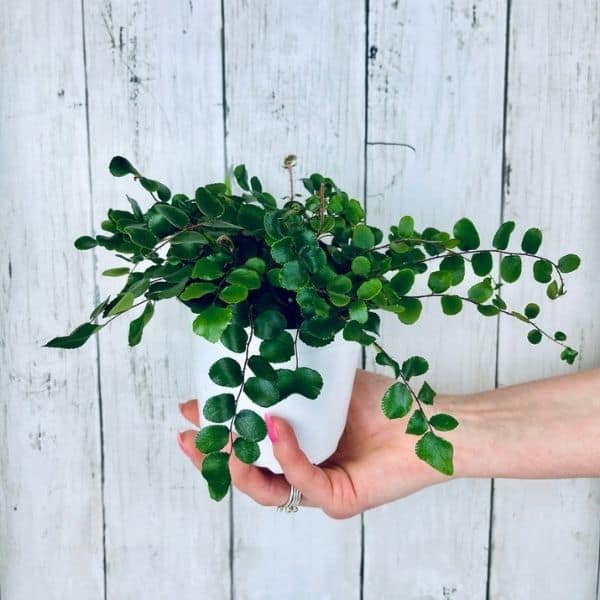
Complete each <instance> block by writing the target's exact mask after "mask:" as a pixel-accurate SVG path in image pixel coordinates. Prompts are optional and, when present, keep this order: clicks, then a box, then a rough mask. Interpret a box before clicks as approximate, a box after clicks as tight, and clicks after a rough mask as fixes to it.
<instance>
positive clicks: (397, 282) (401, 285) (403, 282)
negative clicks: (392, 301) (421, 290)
mask: <svg viewBox="0 0 600 600" xmlns="http://www.w3.org/2000/svg"><path fill="white" fill-rule="evenodd" d="M414 282H415V273H414V271H413V270H412V269H401V270H400V271H398V272H397V273H396V274H395V275H394V276H393V277H392V278H391V279H390V287H391V288H392V290H394V292H395V293H396V294H398V296H404V294H408V292H410V290H411V288H412V286H413V284H414Z"/></svg>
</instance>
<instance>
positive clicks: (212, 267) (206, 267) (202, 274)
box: [192, 257, 224, 279]
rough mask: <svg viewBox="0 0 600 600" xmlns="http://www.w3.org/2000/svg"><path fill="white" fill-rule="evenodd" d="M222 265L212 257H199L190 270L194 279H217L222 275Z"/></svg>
mask: <svg viewBox="0 0 600 600" xmlns="http://www.w3.org/2000/svg"><path fill="white" fill-rule="evenodd" d="M223 273H224V272H223V267H222V266H221V264H220V263H218V262H217V261H216V260H214V259H212V258H208V257H205V258H200V259H198V261H196V264H195V265H194V269H193V270H192V277H194V278H196V279H219V278H220V277H222V276H223Z"/></svg>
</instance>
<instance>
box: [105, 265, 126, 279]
mask: <svg viewBox="0 0 600 600" xmlns="http://www.w3.org/2000/svg"><path fill="white" fill-rule="evenodd" d="M129 270H130V269H129V267H115V268H114V269H106V271H102V275H104V276H105V277H121V276H123V275H127V274H128V273H129Z"/></svg>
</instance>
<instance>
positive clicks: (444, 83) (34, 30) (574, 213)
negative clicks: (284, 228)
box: [0, 0, 600, 600]
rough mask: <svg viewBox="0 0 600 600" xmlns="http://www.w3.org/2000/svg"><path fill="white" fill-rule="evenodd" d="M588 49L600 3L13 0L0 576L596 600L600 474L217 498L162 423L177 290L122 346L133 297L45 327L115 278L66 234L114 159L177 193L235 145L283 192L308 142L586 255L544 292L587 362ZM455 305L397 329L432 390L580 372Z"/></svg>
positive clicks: (180, 347)
mask: <svg viewBox="0 0 600 600" xmlns="http://www.w3.org/2000/svg"><path fill="white" fill-rule="evenodd" d="M599 57H600V5H599V4H598V2H597V1H596V0H575V2H573V3H566V4H564V3H560V2H546V1H545V0H532V1H531V0H512V2H511V1H510V0H486V1H476V0H469V1H467V0H439V1H433V0H429V1H423V0H366V3H365V1H363V0H343V1H339V2H338V1H336V2H327V1H325V0H302V1H301V2H291V1H284V0H278V1H276V0H270V1H268V0H260V1H253V2H250V1H249V0H223V1H222V2H219V1H218V0H203V1H198V0H173V1H172V2H163V1H161V0H102V1H100V0H81V1H73V0H70V1H69V0H55V1H54V2H52V3H49V2H35V1H34V0H3V1H2V2H1V3H0V76H1V77H0V81H1V82H2V83H1V86H0V206H1V209H2V210H1V217H0V256H1V257H2V259H1V261H2V264H1V268H0V318H1V321H0V390H1V391H0V394H1V398H0V408H1V409H0V598H2V600H30V599H32V598H38V597H39V598H45V599H46V600H51V599H55V598H56V599H60V600H65V599H67V600H71V599H76V600H104V599H108V600H126V599H133V598H140V597H144V598H146V599H149V600H163V599H169V600H170V599H174V598H179V599H181V600H184V599H186V600H187V599H189V600H191V599H196V598H200V597H206V598H213V599H215V600H229V599H231V600H234V599H235V600H246V599H247V600H265V599H267V600H268V599H281V598H284V599H286V600H288V599H289V600H293V599H296V598H297V599H305V598H318V599H319V600H324V599H335V600H338V599H339V600H348V599H355V600H359V599H360V600H363V599H364V600H380V599H394V600H396V599H401V600H404V599H406V600H413V599H414V600H416V599H423V600H424V599H436V600H437V599H440V600H458V599H464V600H479V599H484V598H489V599H492V600H532V599H533V600H537V599H538V598H539V599H542V598H543V599H544V600H565V599H569V600H570V599H573V600H598V599H600V595H599V592H598V565H599V557H598V554H599V541H600V522H599V521H600V519H599V507H600V482H599V481H591V480H577V481H569V480H567V481H544V482H540V481H538V482H523V481H495V482H493V481H492V482H490V481H488V480H477V481H476V480H472V481H456V482H453V483H451V484H448V485H444V486H438V487H436V488H434V489H430V490H426V491H424V492H422V493H420V494H417V495H415V496H414V497H411V498H409V499H407V500H405V501H401V502H397V503H395V504H391V505H388V506H385V507H382V508H380V509H377V510H373V511H370V512H368V513H366V514H364V515H362V516H358V517H355V518H353V519H350V520H347V521H332V520H329V519H327V518H326V517H324V516H323V515H321V514H320V513H318V512H316V511H311V510H306V509H305V510H302V511H300V512H299V513H298V514H297V515H295V516H288V515H282V514H278V513H276V512H275V511H274V510H273V509H269V510H267V509H264V508H261V507H259V506H256V505H254V504H253V503H252V502H251V501H250V500H249V499H248V498H246V497H244V496H243V495H242V494H239V493H234V494H233V497H231V498H229V499H228V500H227V501H226V502H223V503H220V504H216V503H214V502H212V501H210V500H209V499H208V498H207V494H206V490H205V485H204V482H203V481H202V480H201V478H200V476H199V475H198V474H197V473H194V471H193V470H192V469H191V468H190V466H189V464H188V463H187V461H186V460H185V459H184V458H183V457H182V456H181V454H180V452H179V449H178V448H177V444H176V442H175V434H176V432H177V431H178V430H179V429H181V428H183V427H184V423H183V422H182V420H181V419H180V418H179V416H178V411H177V403H178V402H179V401H180V400H182V399H186V398H188V397H190V396H191V395H192V394H193V372H194V369H195V368H198V367H197V366H196V365H194V364H192V363H191V361H190V359H189V356H190V352H189V348H188V345H189V343H190V337H189V336H190V334H191V331H190V317H189V314H188V313H187V311H185V310H183V309H182V308H179V307H177V306H173V307H170V308H166V307H159V309H160V310H159V311H158V313H159V314H158V315H157V317H156V318H155V321H154V322H153V323H152V326H151V327H150V328H149V330H148V333H147V335H146V337H145V342H144V343H143V344H142V345H141V346H140V347H138V348H136V349H135V351H133V352H131V351H130V350H129V349H128V348H127V347H126V325H125V323H119V322H118V321H117V322H115V323H114V326H112V327H111V329H110V331H106V332H104V333H103V335H102V339H99V340H98V342H97V343H90V344H88V345H87V346H86V347H85V348H84V349H82V350H80V351H71V352H64V351H50V350H46V349H41V347H40V346H41V344H42V343H44V342H45V341H46V340H47V339H48V338H49V337H52V336H53V335H56V334H57V333H58V332H62V331H64V330H66V329H67V328H68V326H75V325H76V324H78V323H79V322H81V320H82V316H83V315H86V314H88V312H89V308H90V306H91V305H92V303H93V300H94V297H98V295H99V293H100V289H101V290H102V291H107V290H108V291H110V290H109V283H107V282H106V280H101V277H100V276H99V273H100V271H101V270H102V269H103V268H106V267H107V266H113V265H112V263H108V262H107V258H106V257H105V256H103V255H102V253H101V252H99V253H98V254H97V255H94V254H93V253H79V252H77V251H75V250H74V249H73V247H72V245H71V241H72V240H73V239H74V238H75V237H77V236H78V235H81V234H83V233H88V232H90V230H91V229H92V227H94V226H95V225H97V223H98V222H99V220H100V218H101V215H102V214H103V213H104V212H105V211H106V209H107V208H108V207H109V206H113V205H115V204H122V203H123V201H124V192H125V191H129V188H127V185H129V184H125V183H124V182H123V181H122V180H119V181H116V180H114V179H113V178H112V177H110V175H109V174H108V170H107V164H108V161H109V159H110V157H111V156H112V155H114V154H117V153H119V154H124V155H125V156H129V157H132V159H134V161H135V163H136V164H138V165H143V168H144V170H145V171H146V172H148V173H151V174H153V175H155V176H156V177H157V178H159V179H161V180H164V181H165V182H167V183H169V184H170V185H171V186H172V187H173V188H175V189H177V190H180V191H187V192H190V191H192V190H193V189H195V187H196V186H197V185H198V184H199V183H201V182H206V181H208V180H218V179H220V178H222V177H223V174H224V170H225V166H226V165H229V164H231V163H236V162H241V161H244V162H246V164H247V165H248V168H249V170H250V171H251V172H252V173H257V174H259V175H260V176H261V178H262V179H263V181H264V182H265V183H266V184H267V186H268V188H269V189H271V190H273V191H274V192H275V193H277V194H278V195H283V194H285V193H286V191H287V182H286V178H285V176H284V175H285V172H284V171H283V170H282V169H281V167H280V164H281V159H282V158H283V156H285V155H286V154H288V153H290V152H293V153H295V154H297V155H298V156H299V172H298V175H301V174H307V173H311V172H313V171H315V170H318V171H320V172H322V173H325V174H327V175H330V176H331V177H332V178H333V179H334V180H335V181H336V182H338V183H339V184H340V185H341V186H342V187H344V188H345V189H347V190H348V191H349V192H350V193H351V194H352V195H354V196H355V197H359V198H364V201H365V204H366V207H367V211H368V214H369V218H370V220H371V221H373V222H374V223H378V224H380V225H384V226H388V225H389V224H391V223H395V222H397V220H398V218H399V217H400V216H401V215H402V214H406V213H410V214H413V215H414V216H415V217H416V220H417V222H418V223H420V224H421V226H423V225H424V224H426V225H434V226H441V227H443V228H448V227H449V226H450V225H451V223H453V222H454V221H455V220H456V219H457V218H459V217H461V216H463V215H467V216H472V217H473V218H474V219H475V220H476V222H477V223H478V224H479V225H480V228H481V230H482V232H483V235H484V237H486V238H487V239H488V240H489V239H490V238H491V235H492V234H493V232H494V231H495V229H496V227H497V226H498V224H499V223H500V222H501V220H503V219H507V218H514V219H515V220H517V222H518V223H519V226H520V227H521V231H523V230H524V229H525V228H526V227H529V226H536V225H539V226H541V227H542V228H543V230H544V233H545V242H544V247H545V250H546V251H548V252H551V253H553V254H556V253H559V252H560V251H561V250H563V249H565V250H573V251H577V252H579V253H580V254H581V255H582V258H583V261H584V262H583V269H582V270H581V271H579V272H578V273H577V274H576V275H574V276H572V277H570V289H569V294H568V295H567V296H566V297H565V298H563V299H561V301H559V302H558V303H556V304H555V305H552V306H551V307H548V308H546V309H544V310H545V312H546V314H547V317H546V318H547V322H548V323H549V327H552V325H551V324H552V323H557V324H560V325H561V327H564V328H565V329H566V330H567V331H568V332H569V333H570V334H571V339H572V342H573V343H574V345H577V346H579V347H580V349H581V351H582V354H581V360H580V361H579V362H578V363H577V368H588V367H592V366H597V365H598V364H599V361H600V329H599V325H598V323H599V321H598V312H599V303H598V297H600V281H599V279H598V277H597V273H598V271H599V270H600V236H599V235H598V231H600V204H598V201H599V198H600V60H599ZM407 145H410V146H412V147H414V149H415V151H413V150H411V149H410V148H409V147H407ZM124 186H125V187H124ZM131 191H134V192H137V189H136V188H135V187H132V188H131ZM539 289H540V288H539V287H538V286H535V284H533V283H532V284H531V285H529V284H528V285H525V286H523V287H521V286H519V288H518V289H514V290H509V291H508V293H509V294H510V297H511V300H513V301H514V302H516V303H517V304H521V303H523V302H524V300H525V299H529V298H531V297H535V295H536V294H538V295H539V293H540V292H539ZM439 313H440V311H439V310H438V308H437V307H434V308H433V309H431V308H429V309H427V308H426V312H425V318H424V319H423V322H422V323H419V324H418V325H416V326H414V327H412V328H407V327H403V326H401V325H400V324H399V323H398V322H397V321H396V322H394V321H393V320H392V319H388V320H386V321H385V336H384V337H385V338H386V343H387V345H388V346H395V348H396V349H397V350H398V352H399V353H400V355H403V354H405V353H406V352H410V353H411V354H412V353H416V352H419V353H423V354H424V355H425V356H428V357H429V358H430V359H431V363H432V364H433V365H434V366H435V368H434V369H433V373H432V377H433V378H434V383H435V385H436V387H438V388H439V389H442V390H446V391H452V392H460V391H464V392H469V391H475V390H477V389H484V388H491V387H494V385H499V386H502V385H506V384H510V383H515V382H519V381H525V380H529V379H534V378H538V377H541V376H549V375H552V374H555V373H559V372H566V371H568V367H566V366H565V365H564V364H562V363H560V362H559V360H558V358H557V353H556V349H555V348H552V347H550V346H549V345H544V344H542V345H540V347H536V348H532V347H531V346H529V345H528V344H527V342H526V341H524V337H523V331H522V329H521V328H520V327H519V325H518V323H515V322H507V321H505V320H501V321H500V322H499V323H498V322H496V320H495V319H488V320H485V319H481V318H477V317H474V315H473V314H472V313H469V314H465V315H464V316H462V315H461V316H460V317H456V318H455V319H454V320H448V319H442V317H441V315H440V314H439ZM450 340H452V341H450ZM368 363H369V364H372V361H371V357H368ZM540 435H543V432H540Z"/></svg>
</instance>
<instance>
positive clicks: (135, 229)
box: [125, 225, 158, 248]
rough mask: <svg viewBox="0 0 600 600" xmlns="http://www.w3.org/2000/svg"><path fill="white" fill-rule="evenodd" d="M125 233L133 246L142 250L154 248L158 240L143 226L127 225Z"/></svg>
mask: <svg viewBox="0 0 600 600" xmlns="http://www.w3.org/2000/svg"><path fill="white" fill-rule="evenodd" d="M125 232H126V233H127V235H128V236H129V237H130V238H131V241H132V242H133V243H134V244H137V245H138V246H141V247H142V248H154V246H155V245H156V244H157V243H158V238H157V237H156V236H155V235H154V234H153V233H152V232H151V231H150V230H149V229H148V227H146V226H145V225H129V226H128V227H125Z"/></svg>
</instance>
